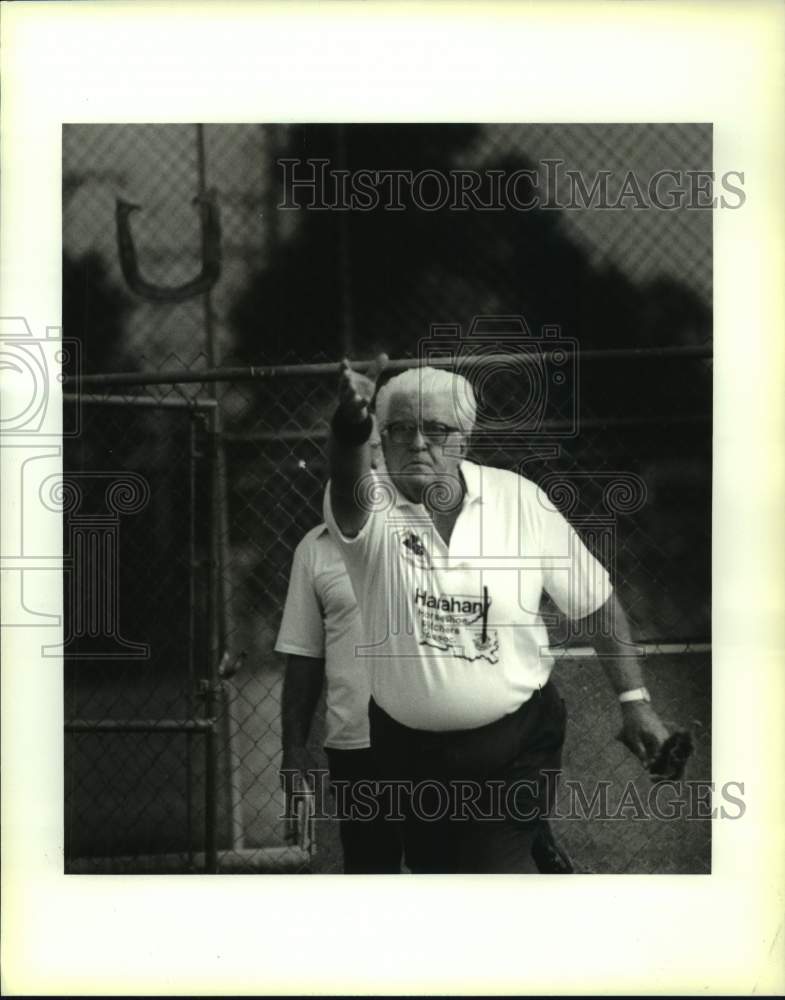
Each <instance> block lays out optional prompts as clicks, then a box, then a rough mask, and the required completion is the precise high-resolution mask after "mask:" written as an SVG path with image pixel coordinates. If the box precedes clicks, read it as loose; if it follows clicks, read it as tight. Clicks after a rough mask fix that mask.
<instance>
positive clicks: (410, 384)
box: [376, 367, 477, 432]
mask: <svg viewBox="0 0 785 1000" xmlns="http://www.w3.org/2000/svg"><path fill="white" fill-rule="evenodd" d="M399 392H400V393H404V394H405V395H407V396H411V395H417V396H418V397H419V398H420V399H423V398H424V397H425V396H449V397H450V399H451V400H452V404H453V412H454V415H455V426H456V427H458V428H460V429H461V430H462V431H466V432H469V431H471V430H472V428H473V427H474V423H475V421H476V419H477V400H476V399H475V396H474V389H472V385H471V382H469V380H468V379H466V378H464V377H463V375H458V374H457V373H455V372H448V371H445V370H444V369H442V368H430V367H424V368H408V369H407V370H406V371H405V372H401V374H400V375H396V376H395V377H394V378H391V379H390V381H389V382H385V384H384V385H383V386H382V387H381V389H379V391H378V393H377V394H376V420H377V422H378V424H379V429H380V430H382V429H383V428H384V427H385V426H386V424H387V413H388V411H389V407H390V400H391V399H392V397H393V395H394V394H395V393H399Z"/></svg>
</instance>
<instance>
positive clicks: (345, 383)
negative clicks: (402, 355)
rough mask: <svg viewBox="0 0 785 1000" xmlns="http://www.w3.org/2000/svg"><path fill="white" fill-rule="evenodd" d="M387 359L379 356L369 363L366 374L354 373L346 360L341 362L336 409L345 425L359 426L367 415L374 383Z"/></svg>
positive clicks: (385, 356) (381, 355) (374, 387)
mask: <svg viewBox="0 0 785 1000" xmlns="http://www.w3.org/2000/svg"><path fill="white" fill-rule="evenodd" d="M387 361H388V358H387V355H386V354H380V355H378V357H377V358H376V359H375V360H374V361H372V362H371V364H370V366H369V367H368V371H367V374H365V375H362V374H360V372H356V371H354V370H353V369H352V368H351V367H350V365H349V361H348V359H347V358H344V359H343V361H342V362H341V374H340V378H339V382H338V407H339V409H340V410H341V415H342V417H343V418H344V419H345V420H346V421H347V423H352V424H360V423H362V422H363V420H365V419H366V418H367V416H368V413H369V407H370V405H371V400H372V399H373V394H374V392H375V391H376V382H377V380H378V378H379V376H380V375H381V373H382V372H383V371H384V368H385V366H386V364H387Z"/></svg>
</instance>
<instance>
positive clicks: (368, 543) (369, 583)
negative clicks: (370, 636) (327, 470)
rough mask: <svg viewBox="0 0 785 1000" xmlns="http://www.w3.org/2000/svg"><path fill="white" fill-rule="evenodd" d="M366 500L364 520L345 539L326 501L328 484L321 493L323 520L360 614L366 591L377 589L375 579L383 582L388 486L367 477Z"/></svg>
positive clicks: (327, 498) (389, 499)
mask: <svg viewBox="0 0 785 1000" xmlns="http://www.w3.org/2000/svg"><path fill="white" fill-rule="evenodd" d="M369 498H371V499H372V501H373V500H375V501H378V502H377V503H374V502H372V503H371V510H370V512H369V514H368V520H367V521H366V522H365V524H364V525H363V526H362V528H361V529H360V530H359V531H358V533H357V534H356V535H354V536H353V537H351V538H347V537H346V536H345V535H344V534H343V533H342V532H341V529H340V528H339V527H338V522H337V521H336V520H335V515H334V514H333V510H332V503H331V500H330V483H328V484H327V488H326V490H325V491H324V521H325V524H326V525H327V527H328V528H329V529H330V534H331V535H332V537H333V540H334V542H335V544H336V545H337V546H338V550H339V552H340V553H341V556H342V558H343V561H344V565H345V566H346V571H347V573H348V574H349V580H350V581H351V584H352V589H353V590H354V593H355V594H356V595H357V604H358V606H359V608H360V611H361V612H362V611H363V609H364V608H365V607H366V605H367V602H368V597H369V593H370V591H371V590H372V589H373V588H374V587H376V586H378V584H379V580H380V579H381V580H384V579H386V577H385V573H386V572H387V570H386V566H387V558H388V551H387V550H388V548H389V546H386V545H385V544H384V539H385V527H384V526H385V524H386V515H385V511H386V510H387V509H388V507H389V505H390V504H391V503H392V494H391V493H390V490H389V487H386V486H385V485H384V484H380V481H379V478H378V476H377V475H376V474H375V473H372V474H371V487H370V493H369Z"/></svg>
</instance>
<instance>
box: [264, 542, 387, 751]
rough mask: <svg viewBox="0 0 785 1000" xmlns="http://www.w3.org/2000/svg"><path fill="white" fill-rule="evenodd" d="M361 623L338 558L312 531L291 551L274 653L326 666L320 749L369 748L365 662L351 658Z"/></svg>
mask: <svg viewBox="0 0 785 1000" xmlns="http://www.w3.org/2000/svg"><path fill="white" fill-rule="evenodd" d="M363 641H364V640H363V632H362V622H361V619H360V614H359V611H358V610H357V602H356V601H355V599H354V593H353V591H352V585H351V583H350V581H349V577H348V576H347V573H346V566H345V565H344V561H343V559H342V557H341V553H340V552H339V551H338V548H337V547H336V545H335V542H334V541H333V539H332V538H331V537H330V533H329V532H328V530H327V526H326V525H324V524H320V525H318V526H317V527H316V528H312V529H311V531H309V532H308V534H307V535H305V536H304V537H303V539H302V540H301V541H300V544H299V545H298V546H297V548H296V549H295V552H294V561H293V563H292V572H291V575H290V576H289V589H288V591H287V594H286V604H285V605H284V611H283V619H282V621H281V628H280V631H279V632H278V640H277V642H276V644H275V649H276V652H278V653H293V654H294V655H296V656H307V657H312V658H313V659H322V658H324V661H325V677H326V680H327V696H326V706H327V711H326V717H325V729H326V736H325V741H324V745H325V746H327V747H330V748H332V749H336V750H358V749H363V748H365V747H368V746H370V737H369V734H368V701H369V698H370V693H371V684H370V677H369V673H368V665H367V663H366V662H365V661H364V660H363V659H362V658H360V657H357V656H356V655H355V650H356V648H357V647H358V646H359V645H361V644H362V643H363Z"/></svg>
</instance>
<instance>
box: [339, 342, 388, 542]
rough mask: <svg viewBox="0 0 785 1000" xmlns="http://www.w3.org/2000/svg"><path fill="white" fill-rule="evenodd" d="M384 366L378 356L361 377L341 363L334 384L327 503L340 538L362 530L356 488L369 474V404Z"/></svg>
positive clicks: (363, 511) (363, 515) (365, 513)
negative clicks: (335, 396) (334, 406)
mask: <svg viewBox="0 0 785 1000" xmlns="http://www.w3.org/2000/svg"><path fill="white" fill-rule="evenodd" d="M386 363H387V355H386V354H381V355H379V357H378V358H377V359H376V360H375V361H374V362H373V363H372V364H371V366H370V367H369V369H368V373H367V375H361V374H360V373H359V372H356V371H353V370H352V369H351V368H350V367H349V362H348V361H346V360H344V361H343V362H342V364H341V374H340V378H339V382H338V408H337V409H336V411H335V416H334V417H333V420H332V425H331V433H330V448H329V450H330V502H331V505H332V511H333V515H334V517H335V520H336V522H337V524H338V527H339V528H340V529H341V532H342V534H344V535H346V536H347V537H349V538H351V537H353V536H354V535H356V534H358V532H359V531H361V530H362V528H363V526H364V525H365V522H366V521H367V520H368V511H367V510H366V509H365V508H364V507H363V505H362V504H361V503H360V502H359V498H358V491H357V485H358V483H360V482H361V480H362V479H363V478H364V477H365V476H367V475H369V473H370V471H371V448H370V445H369V444H368V439H369V438H370V436H371V430H372V418H371V412H370V406H371V400H372V399H373V394H374V390H375V388H376V380H377V378H378V377H379V375H380V374H381V371H382V369H383V368H384V366H385V364H386Z"/></svg>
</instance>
